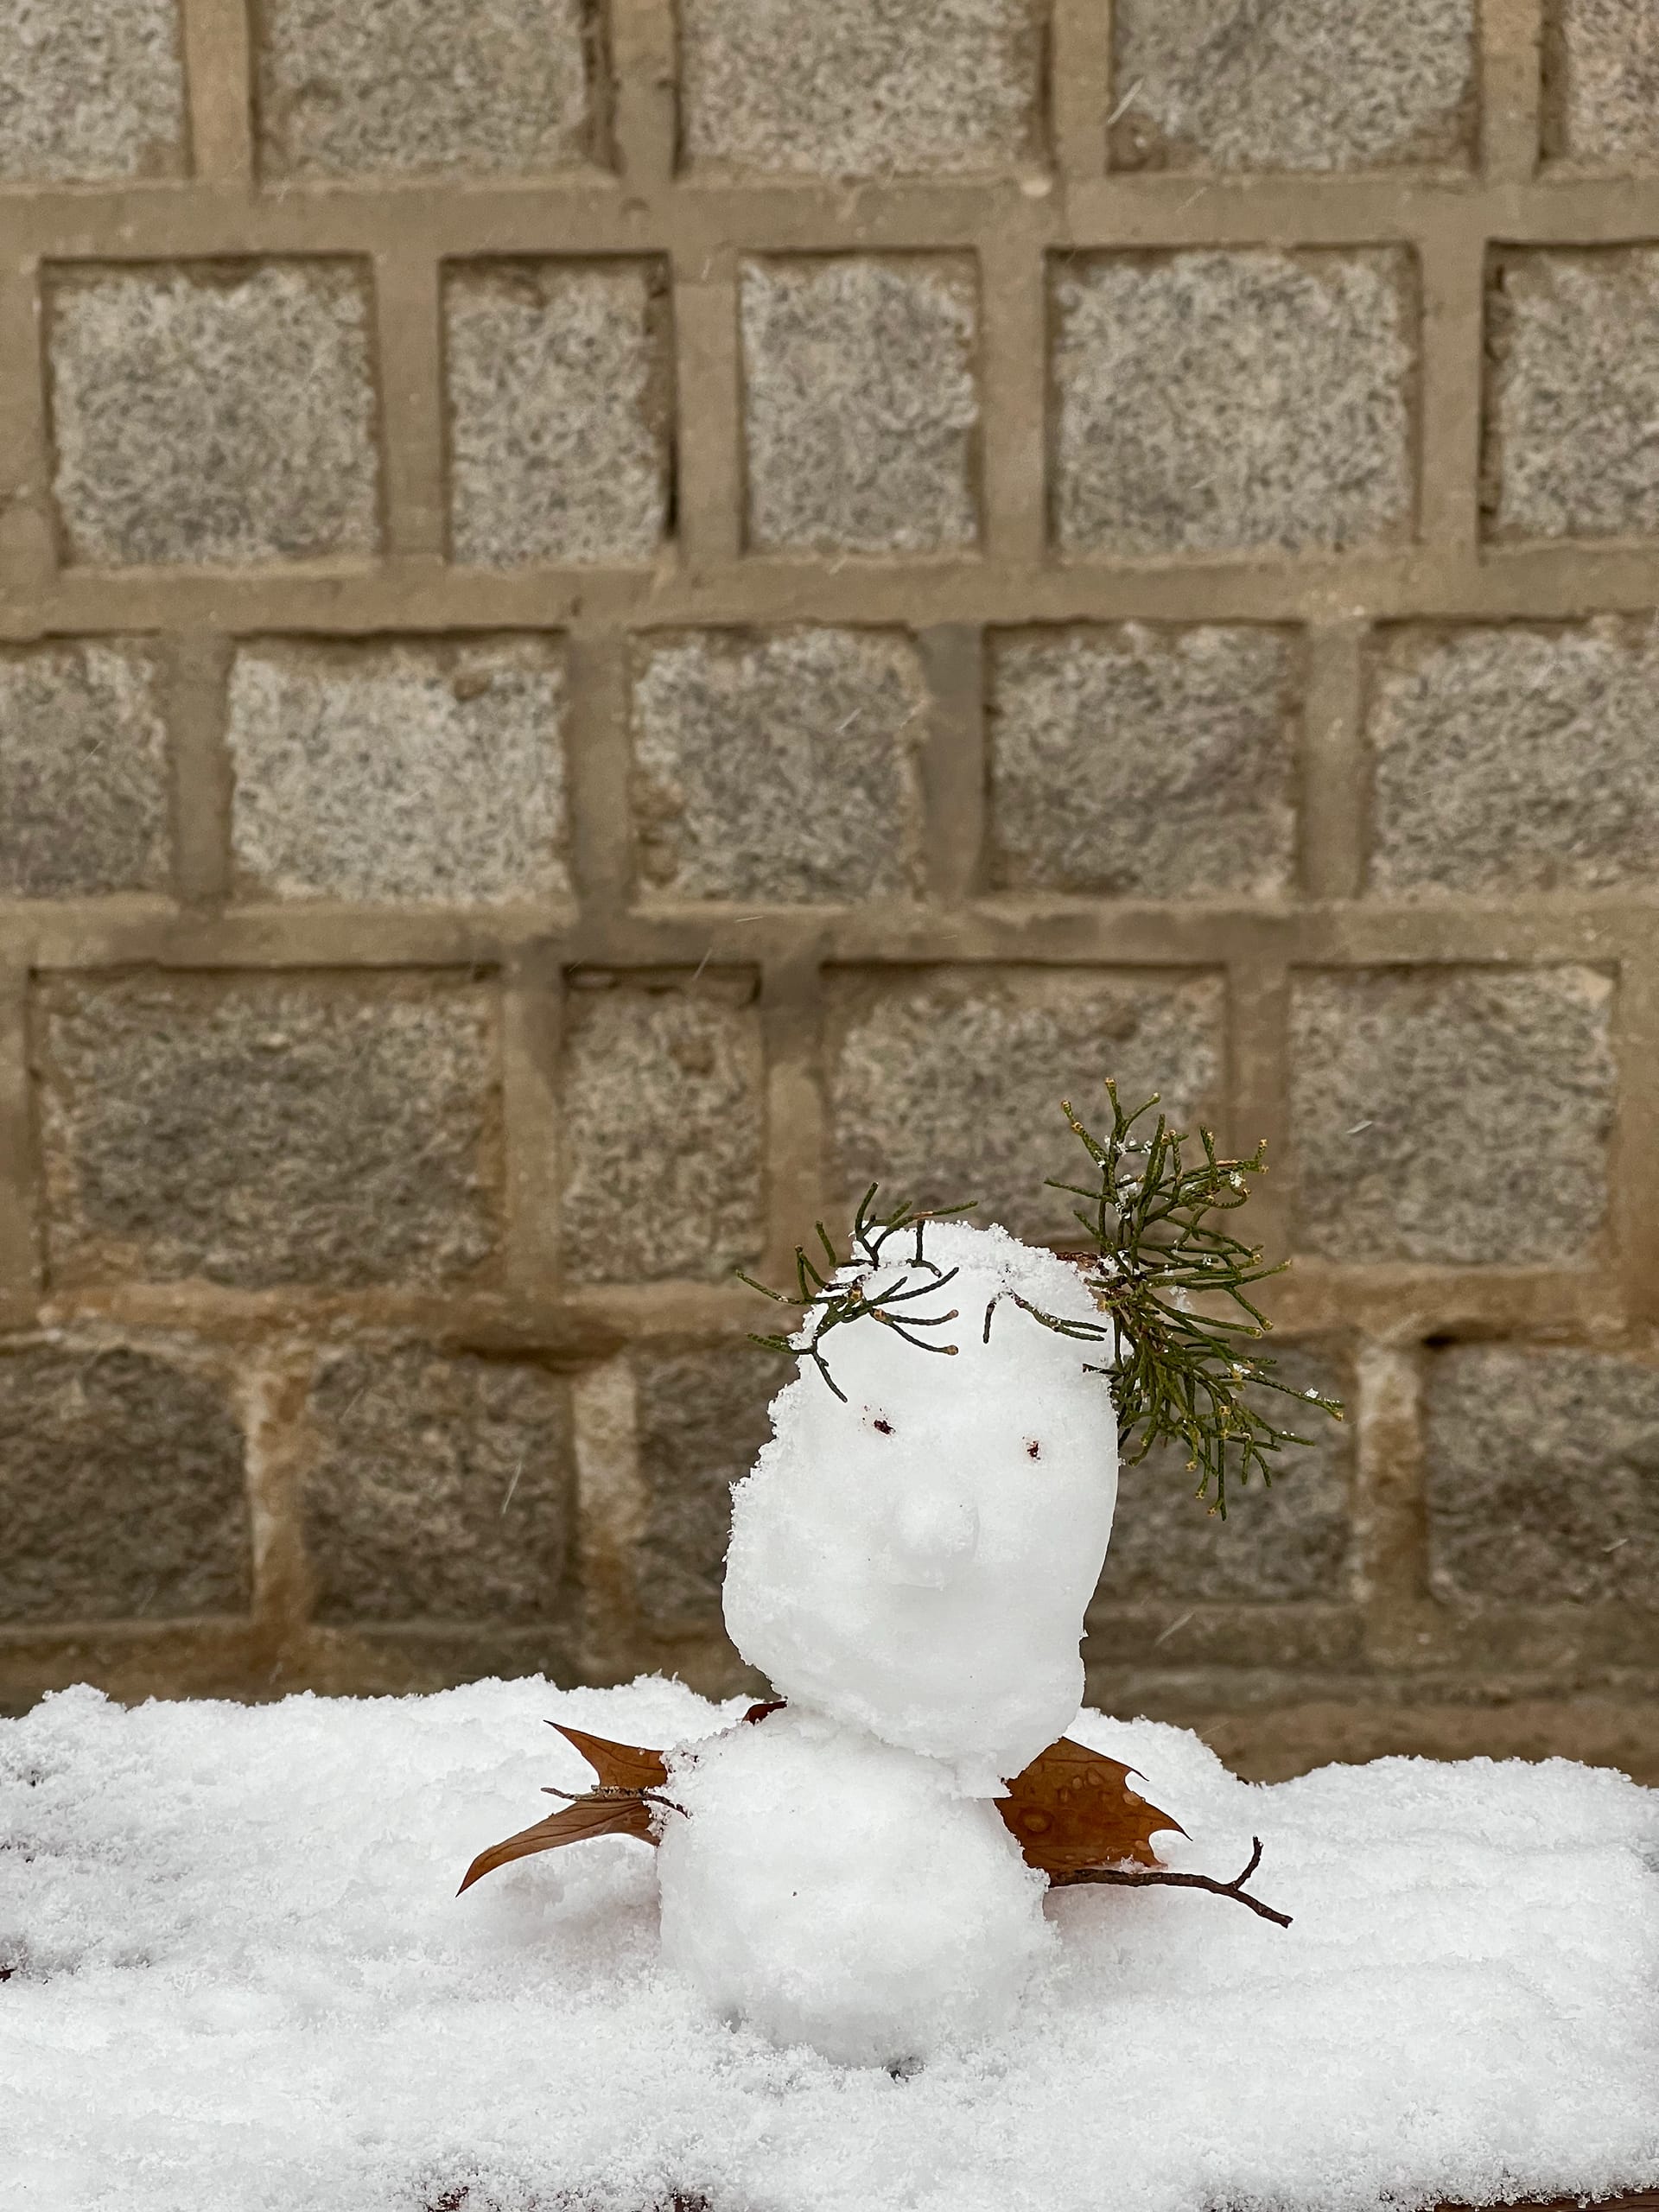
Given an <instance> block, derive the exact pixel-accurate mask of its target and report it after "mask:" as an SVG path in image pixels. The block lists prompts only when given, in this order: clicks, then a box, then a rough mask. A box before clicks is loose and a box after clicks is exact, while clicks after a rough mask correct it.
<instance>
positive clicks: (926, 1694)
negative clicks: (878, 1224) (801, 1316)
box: [726, 1222, 1117, 1794]
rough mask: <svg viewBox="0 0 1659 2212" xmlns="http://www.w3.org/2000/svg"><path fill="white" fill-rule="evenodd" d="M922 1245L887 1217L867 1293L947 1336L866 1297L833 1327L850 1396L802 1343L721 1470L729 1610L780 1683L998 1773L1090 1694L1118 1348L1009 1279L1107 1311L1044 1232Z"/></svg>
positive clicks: (1030, 1753) (747, 1651)
mask: <svg viewBox="0 0 1659 2212" xmlns="http://www.w3.org/2000/svg"><path fill="white" fill-rule="evenodd" d="M915 1249H916V1248H915V1238H914V1235H913V1232H906V1234H905V1235H903V1236H894V1237H893V1238H891V1239H890V1240H889V1241H888V1243H887V1245H886V1246H885V1247H884V1248H883V1250H882V1262H883V1263H882V1264H881V1265H880V1267H879V1268H875V1269H874V1270H873V1271H872V1272H871V1273H870V1275H869V1277H868V1282H867V1284H866V1286H865V1288H866V1294H867V1295H868V1297H869V1298H870V1299H871V1300H885V1301H886V1310H887V1311H888V1312H889V1313H891V1314H892V1315H893V1319H895V1320H898V1321H902V1322H903V1323H905V1325H906V1326H907V1327H909V1328H910V1330H911V1333H912V1335H913V1336H914V1337H916V1338H919V1339H921V1341H922V1342H923V1343H925V1344H930V1345H934V1346H938V1347H940V1348H941V1349H939V1350H936V1351H924V1350H922V1349H921V1345H920V1344H918V1343H907V1342H906V1340H905V1338H903V1337H901V1336H900V1335H899V1334H898V1332H897V1331H896V1330H894V1329H893V1328H890V1327H887V1326H884V1325H882V1324H881V1323H880V1322H879V1321H877V1320H875V1319H873V1318H871V1317H869V1316H868V1315H867V1316H866V1317H864V1318H863V1319H859V1320H855V1321H852V1322H849V1323H847V1324H845V1325H841V1326H838V1327H836V1328H834V1329H832V1330H830V1331H829V1332H828V1334H827V1335H826V1336H825V1338H824V1339H823V1346H822V1350H823V1357H824V1358H825V1360H826V1361H827V1363H828V1364H829V1370H830V1373H831V1375H832V1376H833V1377H834V1380H835V1383H836V1386H837V1387H838V1388H839V1389H841V1390H842V1391H843V1392H844V1393H845V1398H844V1401H843V1399H842V1398H838V1397H837V1396H836V1394H835V1391H834V1390H832V1389H830V1387H829V1383H826V1382H825V1380H824V1378H823V1376H822V1375H821V1374H820V1373H819V1372H818V1371H817V1369H816V1367H815V1366H814V1365H813V1363H812V1362H811V1361H810V1359H806V1358H804V1359H803V1360H802V1361H801V1363H800V1368H799V1371H798V1374H797V1376H796V1377H795V1379H794V1381H793V1382H791V1383H790V1384H789V1386H788V1387H787V1389H785V1390H784V1391H783V1392H782V1393H781V1394H780V1395H779V1398H778V1400H777V1401H776V1402H775V1403H774V1405H773V1407H772V1425H773V1435H772V1440H771V1441H770V1442H769V1443H768V1444H767V1445H766V1446H765V1448H764V1449H763V1450H762V1452H761V1453H760V1459H759V1460H758V1461H757V1462H756V1465H755V1468H754V1471H753V1474H752V1475H750V1476H749V1477H748V1478H747V1480H746V1481H744V1482H742V1483H741V1484H739V1485H738V1488H737V1490H736V1491H735V1493H734V1504H733V1519H732V1541H731V1549H730V1552H729V1554H728V1560H727V1566H726V1624H727V1627H728V1630H730V1632H731V1635H732V1637H733V1640H734V1643H736V1645H737V1647H738V1649H739V1650H740V1651H741V1652H742V1654H743V1656H744V1657H745V1658H746V1659H747V1660H748V1661H749V1662H750V1664H751V1665H752V1666H754V1667H758V1668H759V1669H761V1671H762V1672H763V1673H764V1674H766V1675H767V1676H768V1677H769V1678H770V1680H771V1681H772V1683H773V1684H774V1685H775V1687H776V1688H777V1690H778V1693H779V1695H780V1696H782V1697H785V1698H787V1699H788V1700H789V1701H790V1703H791V1706H796V1705H799V1706H804V1707H810V1708H811V1709H813V1710H815V1711H817V1712H819V1713H827V1714H828V1715H829V1716H830V1717H831V1718H832V1719H836V1720H840V1721H844V1722H846V1723H848V1724H849V1726H856V1727H861V1728H866V1729H868V1730H869V1731H870V1732H871V1733H872V1734H873V1735H875V1736H879V1737H880V1738H882V1739H883V1741H885V1742H887V1743H889V1744H893V1745H897V1746H899V1748H901V1749H903V1750H906V1751H918V1752H921V1753H923V1754H925V1755H926V1756H927V1757H929V1758H938V1759H944V1760H946V1761H948V1762H950V1763H951V1764H954V1765H956V1766H957V1769H958V1771H959V1779H960V1780H962V1781H963V1783H964V1785H965V1786H968V1787H970V1788H973V1789H978V1790H982V1791H983V1792H985V1793H988V1794H995V1791H996V1790H997V1789H998V1787H999V1786H1000V1781H1001V1779H1002V1778H1006V1777H1009V1776H1012V1775H1014V1774H1017V1773H1018V1772H1019V1771H1020V1769H1021V1768H1022V1767H1025V1766H1027V1765H1028V1764H1030V1762H1031V1761H1032V1760H1033V1758H1036V1756H1037V1754H1038V1753H1039V1751H1043V1750H1045V1749H1046V1747H1047V1745H1050V1744H1051V1743H1052V1742H1053V1740H1054V1738H1056V1737H1057V1736H1060V1735H1063V1734H1064V1733H1065V1729H1066V1726H1067V1725H1068V1724H1069V1722H1070V1721H1071V1718H1072V1716H1073V1715H1074V1714H1075V1713H1076V1712H1077V1707H1078V1705H1079V1703H1080V1702H1081V1700H1082V1697H1083V1662H1082V1660H1081V1658H1080V1656H1079V1655H1078V1649H1077V1647H1078V1643H1079V1642H1080V1640H1081V1637H1082V1634H1083V1616H1084V1608H1085V1607H1086V1605H1088V1603H1089V1600H1090V1596H1091V1595H1092V1594H1093V1592H1094V1587H1095V1584H1096V1580H1098V1578H1099V1574H1100V1569H1101V1566H1102V1563H1103V1560H1104V1558H1105V1554H1106V1542H1107V1538H1108V1537H1109V1535H1110V1533H1111V1525H1112V1509H1113V1505H1114V1503H1115V1502H1116V1493H1117V1440H1116V1425H1115V1421H1114V1417H1113V1413H1112V1406H1111V1399H1110V1395H1109V1390H1108V1387H1107V1381H1106V1377H1105V1376H1104V1375H1103V1374H1102V1373H1099V1372H1093V1373H1091V1372H1090V1369H1091V1368H1092V1369H1096V1370H1098V1369H1100V1368H1102V1367H1103V1366H1104V1365H1105V1364H1106V1363H1107V1362H1108V1359H1109V1350H1110V1347H1109V1344H1102V1343H1094V1344H1090V1343H1086V1342H1080V1341H1078V1340H1077V1339H1074V1338H1066V1337H1064V1336H1061V1335H1058V1334H1057V1333H1056V1332H1054V1331H1053V1330H1052V1329H1050V1328H1047V1327H1046V1326H1045V1325H1043V1324H1042V1323H1041V1322H1040V1321H1039V1320H1037V1319H1035V1318H1034V1317H1033V1315H1032V1314H1031V1313H1027V1312H1025V1311H1024V1310H1022V1308H1021V1307H1020V1306H1019V1305H1017V1304H1016V1303H1015V1302H1014V1297H1015V1294H1017V1295H1018V1296H1019V1297H1021V1298H1024V1299H1025V1300H1027V1301H1028V1303H1029V1304H1031V1305H1033V1306H1040V1307H1041V1308H1043V1310H1044V1311H1045V1312H1046V1313H1051V1314H1053V1315H1056V1316H1058V1317H1059V1318H1061V1319H1070V1320H1077V1321H1087V1322H1094V1323H1098V1321H1099V1319H1100V1316H1099V1313H1098V1312H1097V1310H1096V1306H1095V1304H1094V1300H1093V1299H1092V1298H1091V1296H1090V1293H1089V1292H1088V1290H1087V1289H1086V1288H1085V1287H1084V1283H1083V1281H1082V1278H1081V1275H1080V1274H1079V1272H1078V1270H1077V1268H1076V1267H1074V1266H1073V1265H1071V1263H1069V1262H1066V1261H1064V1260H1061V1259H1058V1258H1057V1257H1056V1256H1055V1255H1054V1254H1053V1253H1052V1252H1046V1251H1038V1250H1033V1249H1031V1248H1030V1247H1029V1246H1027V1245H1024V1244H1021V1243H1019V1242H1017V1240H1016V1239H1015V1238H1014V1237H1013V1236H1009V1235H1008V1233H1007V1230H1001V1229H995V1228H990V1229H978V1228H972V1227H969V1225H967V1224H964V1223H959V1222H936V1223H932V1224H929V1225H928V1226H927V1228H926V1230H925V1233H924V1246H923V1252H924V1259H925V1262H927V1263H928V1264H927V1265H920V1266H918V1264H917V1263H916V1261H915ZM931 1268H938V1270H939V1271H940V1272H939V1275H938V1277H937V1278H936V1277H935V1276H933V1275H932V1274H931V1272H930V1269H931ZM953 1270H954V1271H955V1272H954V1274H953V1273H952V1271H953ZM946 1276H950V1280H949V1281H946V1280H944V1278H945V1277H946ZM953 1310H954V1312H955V1314H956V1319H954V1320H950V1321H945V1320H944V1319H943V1317H944V1316H945V1315H947V1314H949V1313H951V1312H952V1311H953ZM988 1311H989V1313H990V1317H991V1327H990V1336H989V1340H988V1341H987V1340H986V1337H985V1318H986V1314H987V1312H988ZM936 1323H937V1324H938V1325H935V1324H936ZM947 1347H948V1348H949V1349H948V1350H946V1349H944V1348H947Z"/></svg>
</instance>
